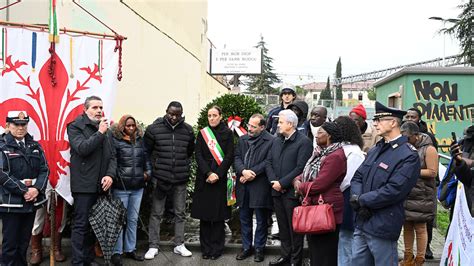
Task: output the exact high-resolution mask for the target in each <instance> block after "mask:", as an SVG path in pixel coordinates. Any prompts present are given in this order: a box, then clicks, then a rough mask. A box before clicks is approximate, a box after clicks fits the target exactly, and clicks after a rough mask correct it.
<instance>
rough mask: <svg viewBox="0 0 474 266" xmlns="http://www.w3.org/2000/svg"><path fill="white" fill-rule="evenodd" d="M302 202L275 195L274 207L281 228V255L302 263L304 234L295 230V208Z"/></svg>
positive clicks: (298, 263) (295, 262)
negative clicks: (293, 220)
mask: <svg viewBox="0 0 474 266" xmlns="http://www.w3.org/2000/svg"><path fill="white" fill-rule="evenodd" d="M299 205H300V203H299V201H298V200H296V199H288V198H285V197H273V207H274V209H275V214H276V217H277V222H278V229H279V230H280V241H281V247H280V250H281V256H282V257H284V258H286V259H288V260H290V261H291V263H292V264H295V265H301V263H302V261H303V239H304V235H302V234H297V233H295V232H293V222H292V219H293V209H294V208H295V207H296V206H299Z"/></svg>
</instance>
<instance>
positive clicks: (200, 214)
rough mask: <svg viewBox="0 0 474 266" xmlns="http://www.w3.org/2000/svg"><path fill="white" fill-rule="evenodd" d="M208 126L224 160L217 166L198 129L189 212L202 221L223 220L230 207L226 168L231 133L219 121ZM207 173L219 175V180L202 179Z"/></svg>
mask: <svg viewBox="0 0 474 266" xmlns="http://www.w3.org/2000/svg"><path fill="white" fill-rule="evenodd" d="M211 130H212V132H213V133H214V135H215V136H216V139H217V142H218V143H219V145H220V146H221V148H222V151H223V152H224V160H223V162H222V164H221V165H220V166H219V165H217V162H216V160H214V157H212V154H211V152H210V151H209V148H208V146H207V143H206V141H205V140H204V138H203V136H202V134H201V132H199V133H198V136H197V141H196V162H197V173H196V182H195V186H194V195H193V203H192V208H191V216H192V217H193V218H196V219H201V220H204V221H223V220H226V219H229V218H230V207H229V206H227V172H228V171H229V168H230V167H231V165H232V163H233V162H234V139H233V138H234V136H233V133H232V131H231V130H230V129H229V128H228V127H227V125H225V124H224V123H222V122H221V123H220V124H219V125H218V126H217V127H216V128H211ZM211 173H216V174H217V175H218V176H219V180H218V181H217V182H216V183H214V184H210V183H206V179H207V177H208V176H209V175H210V174H211Z"/></svg>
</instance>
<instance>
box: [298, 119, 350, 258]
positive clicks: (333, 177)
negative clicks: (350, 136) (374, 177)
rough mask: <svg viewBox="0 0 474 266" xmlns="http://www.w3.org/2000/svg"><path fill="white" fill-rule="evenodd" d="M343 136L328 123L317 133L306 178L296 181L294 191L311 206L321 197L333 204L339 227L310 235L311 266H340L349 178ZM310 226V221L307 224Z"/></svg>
mask: <svg viewBox="0 0 474 266" xmlns="http://www.w3.org/2000/svg"><path fill="white" fill-rule="evenodd" d="M341 139H342V133H341V131H340V129H339V127H338V125H337V124H336V123H334V122H325V123H324V124H323V125H322V126H321V127H320V128H319V130H318V133H317V135H316V141H317V144H318V146H316V148H315V149H314V152H313V155H312V156H311V158H310V159H309V160H308V162H307V163H306V166H305V168H304V171H303V174H301V175H300V176H298V177H297V178H295V181H294V188H295V191H297V192H298V193H299V194H300V195H302V196H306V195H308V196H307V198H305V200H308V201H309V203H310V204H312V205H316V204H318V200H319V199H320V196H321V197H322V200H323V201H324V203H327V204H331V205H332V209H333V211H334V217H335V222H336V227H335V230H334V231H333V232H328V233H322V234H307V235H306V238H307V240H308V246H309V253H310V260H311V265H329V266H332V265H337V243H338V240H339V237H338V236H339V225H340V224H341V223H342V212H343V207H344V197H343V195H342V192H341V189H340V185H341V182H342V180H343V179H344V176H345V174H346V156H345V155H344V151H343V149H342V145H341V143H340V141H341ZM307 222H309V221H307Z"/></svg>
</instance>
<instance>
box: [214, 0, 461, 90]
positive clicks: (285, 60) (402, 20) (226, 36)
mask: <svg viewBox="0 0 474 266" xmlns="http://www.w3.org/2000/svg"><path fill="white" fill-rule="evenodd" d="M463 1H466V0H397V1H388V0H360V1H354V0H329V1H328V0H286V1H282V0H209V1H208V8H209V10H208V37H209V39H210V40H211V41H212V42H213V44H214V45H215V46H216V47H217V48H224V46H226V48H229V49H240V48H242V49H243V48H250V47H252V46H255V45H256V44H257V42H258V41H259V38H260V35H261V34H262V35H263V37H264V40H265V41H266V42H267V48H268V49H269V55H270V56H271V57H273V59H274V64H273V66H274V68H275V69H276V72H277V73H279V74H280V77H281V78H282V79H283V80H284V81H288V82H293V83H296V84H303V83H306V82H311V81H315V80H316V81H325V80H326V78H327V76H328V75H331V78H332V75H333V74H334V72H335V69H336V63H337V60H338V58H339V56H341V58H342V75H343V76H348V75H352V74H360V73H364V72H369V71H374V70H380V69H384V68H389V67H393V66H397V65H403V64H409V63H414V62H419V61H425V60H430V59H434V58H437V57H442V56H443V39H444V37H443V35H442V34H438V33H437V31H438V30H439V29H440V28H441V27H442V26H443V22H441V21H436V20H430V19H428V18H429V17H432V16H437V17H443V18H456V17H457V15H458V14H459V13H460V11H459V9H457V8H456V6H457V5H459V4H461V3H463ZM445 40H446V42H445V43H446V45H445V49H444V50H445V54H446V56H449V55H454V54H457V53H458V52H459V46H458V45H459V44H458V42H457V41H456V40H454V39H452V38H451V37H450V36H446V37H445ZM299 75H301V78H300V76H299ZM308 75H311V76H310V77H308Z"/></svg>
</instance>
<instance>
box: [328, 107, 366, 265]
mask: <svg viewBox="0 0 474 266" xmlns="http://www.w3.org/2000/svg"><path fill="white" fill-rule="evenodd" d="M335 122H336V123H337V125H338V126H339V128H340V129H341V133H342V149H343V150H344V154H345V155H346V159H347V171H346V176H344V180H343V181H342V184H341V186H340V188H341V191H342V194H343V195H344V212H343V219H342V224H341V228H340V230H339V244H338V251H337V261H338V265H350V264H351V257H352V239H353V238H354V237H353V235H354V211H353V210H352V208H351V206H350V204H349V199H350V197H351V187H350V186H351V180H352V177H353V176H354V173H355V171H356V170H357V168H359V166H360V165H361V164H362V162H364V160H365V155H364V152H363V151H362V149H363V147H364V140H363V139H362V135H361V133H360V129H359V127H358V126H357V124H356V123H355V122H354V120H352V119H351V118H350V117H348V116H340V117H338V118H336V120H335Z"/></svg>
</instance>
